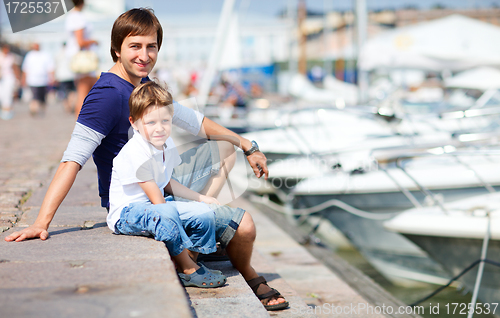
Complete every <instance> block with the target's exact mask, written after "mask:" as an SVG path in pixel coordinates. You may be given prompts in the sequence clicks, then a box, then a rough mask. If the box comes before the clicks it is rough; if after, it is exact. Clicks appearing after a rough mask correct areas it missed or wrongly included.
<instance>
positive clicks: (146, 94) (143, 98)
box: [128, 81, 174, 122]
mask: <svg viewBox="0 0 500 318" xmlns="http://www.w3.org/2000/svg"><path fill="white" fill-rule="evenodd" d="M149 106H165V107H167V108H168V111H169V112H170V114H171V115H173V114H174V105H173V99H172V95H171V94H170V93H169V92H168V90H167V89H166V88H163V87H162V86H161V85H160V84H159V83H157V82H155V81H148V82H146V83H144V84H141V85H139V86H137V87H136V88H134V90H133V91H132V94H130V98H129V100H128V107H129V110H130V117H131V118H132V121H133V122H135V121H137V120H138V119H141V118H142V116H143V115H144V113H145V112H146V108H148V107H149Z"/></svg>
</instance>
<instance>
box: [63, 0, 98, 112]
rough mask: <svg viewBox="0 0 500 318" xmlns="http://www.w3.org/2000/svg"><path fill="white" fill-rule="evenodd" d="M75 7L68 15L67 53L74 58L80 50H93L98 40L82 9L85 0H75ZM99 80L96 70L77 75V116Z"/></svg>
mask: <svg viewBox="0 0 500 318" xmlns="http://www.w3.org/2000/svg"><path fill="white" fill-rule="evenodd" d="M73 4H74V5H75V8H74V9H73V10H71V11H70V12H69V13H68V14H67V15H66V31H67V32H68V33H69V34H68V41H67V48H66V53H67V54H68V56H69V57H70V58H72V57H73V56H74V55H75V54H76V53H78V51H80V50H93V49H94V47H95V45H97V44H98V43H97V41H95V40H92V39H90V32H91V26H90V24H89V23H88V22H87V20H86V19H85V16H84V15H83V13H82V9H83V7H84V6H85V1H84V0H73ZM96 81H97V75H96V72H90V73H85V74H77V75H76V76H75V85H76V101H75V116H76V118H78V115H79V114H80V110H81V108H82V105H83V100H84V99H85V96H87V94H88V93H89V92H90V89H91V88H92V86H94V84H95V82H96Z"/></svg>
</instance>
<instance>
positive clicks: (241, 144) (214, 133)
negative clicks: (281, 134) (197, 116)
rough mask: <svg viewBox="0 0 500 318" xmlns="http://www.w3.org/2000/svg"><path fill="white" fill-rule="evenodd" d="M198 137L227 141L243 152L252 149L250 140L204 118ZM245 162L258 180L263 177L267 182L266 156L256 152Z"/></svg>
mask: <svg viewBox="0 0 500 318" xmlns="http://www.w3.org/2000/svg"><path fill="white" fill-rule="evenodd" d="M198 136H200V137H203V138H207V139H211V140H224V141H228V142H230V143H232V144H233V145H235V146H236V147H238V148H241V149H242V150H243V151H247V150H248V149H250V148H252V144H251V141H250V140H248V139H246V138H243V137H241V136H240V135H238V134H236V133H235V132H233V131H231V130H229V129H227V128H225V127H223V126H221V125H219V124H217V123H216V122H214V121H213V120H210V119H208V118H206V117H205V118H204V119H203V122H202V124H201V129H200V132H199V133H198ZM247 160H248V163H249V164H250V166H251V167H252V169H253V172H254V173H255V175H256V176H257V177H258V178H260V177H262V176H264V178H265V179H266V180H267V178H268V176H269V170H268V169H267V158H266V156H265V155H264V154H263V153H262V152H260V151H256V152H254V153H253V154H251V155H249V156H247Z"/></svg>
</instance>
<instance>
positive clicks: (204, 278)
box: [177, 266, 226, 288]
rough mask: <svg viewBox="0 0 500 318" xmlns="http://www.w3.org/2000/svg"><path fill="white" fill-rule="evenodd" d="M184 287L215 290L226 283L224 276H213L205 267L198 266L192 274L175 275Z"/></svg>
mask: <svg viewBox="0 0 500 318" xmlns="http://www.w3.org/2000/svg"><path fill="white" fill-rule="evenodd" d="M177 275H178V276H179V279H180V280H181V282H182V285H183V286H184V287H199V288H215V287H220V286H223V285H224V284H225V283H226V276H224V275H218V274H214V273H213V272H210V271H209V270H207V268H206V267H204V266H200V268H198V269H197V270H196V272H194V273H192V274H184V273H177Z"/></svg>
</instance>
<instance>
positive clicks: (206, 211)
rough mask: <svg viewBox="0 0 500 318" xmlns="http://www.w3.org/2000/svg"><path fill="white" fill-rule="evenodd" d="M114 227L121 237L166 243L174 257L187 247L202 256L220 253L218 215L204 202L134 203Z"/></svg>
mask: <svg viewBox="0 0 500 318" xmlns="http://www.w3.org/2000/svg"><path fill="white" fill-rule="evenodd" d="M115 227H116V230H117V231H118V232H119V233H121V234H126V235H144V236H153V237H154V239H155V240H157V241H163V242H164V243H165V246H166V247H167V249H168V251H169V253H170V255H172V256H176V255H179V253H181V252H182V251H183V250H184V249H185V248H186V249H189V250H191V251H193V252H199V253H203V254H208V253H212V252H215V251H216V250H217V248H216V245H215V215H214V212H213V210H211V209H210V208H209V206H208V205H207V204H205V203H201V202H172V201H170V202H167V203H164V204H151V202H136V203H132V204H130V205H129V206H127V207H125V208H124V209H123V210H122V212H121V215H120V220H119V221H118V222H117V223H116V226H115Z"/></svg>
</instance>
